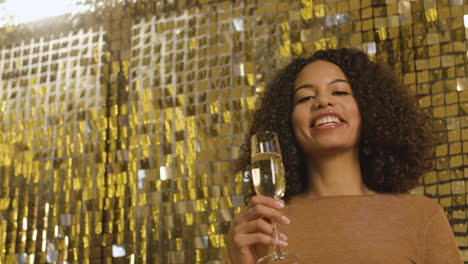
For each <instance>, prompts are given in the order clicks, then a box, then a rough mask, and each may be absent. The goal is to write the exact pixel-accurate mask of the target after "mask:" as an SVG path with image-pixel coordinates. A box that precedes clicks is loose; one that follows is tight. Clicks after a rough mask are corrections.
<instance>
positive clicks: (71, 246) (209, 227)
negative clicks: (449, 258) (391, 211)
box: [0, 0, 468, 264]
mask: <svg viewBox="0 0 468 264" xmlns="http://www.w3.org/2000/svg"><path fill="white" fill-rule="evenodd" d="M82 2H84V4H88V5H90V6H91V7H92V8H91V10H92V11H89V12H88V13H80V14H77V15H74V16H64V17H58V18H51V19H49V20H47V21H45V22H44V21H43V22H40V23H31V24H28V25H19V26H6V27H4V28H1V29H0V75H1V83H0V87H1V89H0V263H5V264H10V263H77V264H78V263H80V264H81V263H109V264H110V263H161V264H163V263H187V264H188V263H190V264H193V263H210V264H215V263H222V254H221V252H222V249H223V247H225V242H224V239H225V234H226V233H227V230H228V228H229V223H230V221H231V220H232V217H233V215H234V214H235V213H236V212H238V211H239V210H240V208H241V207H242V206H243V195H242V194H243V191H245V188H246V184H245V179H244V178H243V176H242V174H241V173H238V172H235V171H234V170H233V168H232V167H233V166H232V165H233V160H234V159H235V158H236V157H237V156H238V152H239V147H240V146H241V144H242V143H243V139H244V133H245V132H246V131H247V130H248V126H249V121H250V120H251V119H252V114H253V111H254V109H255V107H256V102H257V99H258V98H259V96H260V95H261V94H262V93H263V90H264V87H265V83H266V82H267V81H268V80H269V78H271V77H272V74H273V73H274V71H275V70H276V69H278V68H280V67H281V66H283V65H285V64H286V63H287V62H289V61H290V60H291V59H292V58H293V57H295V56H298V55H304V54H310V53H313V52H314V51H316V50H319V49H324V48H339V47H355V48H359V49H362V50H364V51H365V52H367V53H368V54H369V55H370V56H371V57H372V58H373V59H376V60H382V61H387V62H388V63H389V64H390V65H392V67H393V68H394V69H395V71H396V72H398V73H399V75H401V77H402V78H403V80H404V82H405V83H406V84H408V87H409V89H411V91H412V92H413V93H414V94H416V95H418V96H419V97H420V105H421V107H423V108H426V109H427V110H428V111H429V112H430V113H431V114H432V116H433V128H434V135H435V137H436V146H435V147H436V148H435V152H434V164H435V167H436V169H435V170H434V171H432V172H430V173H428V174H427V175H426V176H425V177H424V179H423V182H422V184H421V186H420V187H418V188H416V189H415V190H414V192H415V193H420V194H423V195H426V196H429V197H432V198H433V199H436V200H437V201H439V203H440V204H441V205H442V206H443V207H444V209H445V210H446V212H447V216H448V217H449V220H450V223H451V226H452V228H453V231H454V233H455V236H456V239H457V243H458V245H459V247H460V250H461V252H462V255H463V257H464V260H465V261H466V262H467V263H468V227H467V224H468V215H467V209H468V206H467V199H468V182H467V181H468V66H467V64H468V59H467V56H468V48H467V45H468V44H467V37H468V2H467V1H466V0H440V1H439V0H438V1H436V0H349V1H339V0H334V1H331V0H300V1H299V0H297V1H292V0H290V1H281V0H276V1H271V0H264V1H260V0H257V1H254V0H242V1H241V0H236V1H208V0H173V1H162V0H153V1H151V0H139V1H128V2H118V1H115V3H113V4H106V1H91V0H90V1H82ZM25 8H26V7H25Z"/></svg>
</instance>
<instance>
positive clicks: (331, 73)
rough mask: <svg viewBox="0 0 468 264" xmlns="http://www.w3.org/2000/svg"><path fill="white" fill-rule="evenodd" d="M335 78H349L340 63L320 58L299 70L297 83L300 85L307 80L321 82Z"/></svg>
mask: <svg viewBox="0 0 468 264" xmlns="http://www.w3.org/2000/svg"><path fill="white" fill-rule="evenodd" d="M333 79H343V80H348V78H347V77H346V75H345V74H344V72H343V71H342V70H341V68H340V67H338V65H336V64H334V63H332V62H329V61H323V60H318V61H314V62H312V63H309V64H307V65H306V66H305V67H304V68H303V69H302V70H301V71H300V72H299V74H298V75H297V77H296V81H295V84H296V85H299V84H303V83H305V82H320V81H329V80H333Z"/></svg>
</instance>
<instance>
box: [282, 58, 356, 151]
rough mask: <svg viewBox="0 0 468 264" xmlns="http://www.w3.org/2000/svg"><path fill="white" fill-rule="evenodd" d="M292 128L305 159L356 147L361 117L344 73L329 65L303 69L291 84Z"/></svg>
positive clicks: (326, 63) (313, 65) (333, 65)
mask: <svg viewBox="0 0 468 264" xmlns="http://www.w3.org/2000/svg"><path fill="white" fill-rule="evenodd" d="M293 104H294V105H293V107H294V108H293V112H292V118H291V119H292V126H293V130H294V134H295V136H296V139H297V141H298V142H299V144H300V146H301V148H302V150H303V151H304V153H306V154H307V155H308V156H314V155H320V154H325V153H330V152H336V151H346V150H350V149H356V148H357V147H358V142H359V135H360V131H361V114H360V112H359V107H358V104H357V102H356V100H355V99H354V96H353V91H352V89H351V86H350V84H349V82H348V79H347V78H346V76H345V74H344V73H343V71H342V70H341V69H340V68H339V67H338V66H337V65H335V64H333V63H331V62H328V61H322V60H319V61H315V62H312V63H310V64H309V65H307V66H306V67H304V69H302V71H301V72H300V73H299V74H298V76H297V79H296V81H295V83H294V101H293Z"/></svg>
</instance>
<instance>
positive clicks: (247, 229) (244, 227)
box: [234, 218, 273, 236]
mask: <svg viewBox="0 0 468 264" xmlns="http://www.w3.org/2000/svg"><path fill="white" fill-rule="evenodd" d="M234 232H236V233H237V234H251V233H257V232H261V233H264V234H266V235H269V236H271V235H273V227H272V225H271V224H270V223H268V222H267V221H266V220H265V219H263V218H257V219H255V220H252V221H249V222H244V223H242V224H240V225H238V226H236V227H235V228H234Z"/></svg>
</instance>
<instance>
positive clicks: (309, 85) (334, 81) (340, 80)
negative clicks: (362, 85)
mask: <svg viewBox="0 0 468 264" xmlns="http://www.w3.org/2000/svg"><path fill="white" fill-rule="evenodd" d="M339 82H344V83H347V84H350V83H349V81H347V80H343V79H334V80H332V81H331V82H329V83H328V84H329V85H330V84H334V83H339ZM313 87H314V85H313V84H310V83H306V84H303V85H301V86H298V87H296V88H294V94H296V92H297V91H299V90H300V89H302V88H313Z"/></svg>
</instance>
